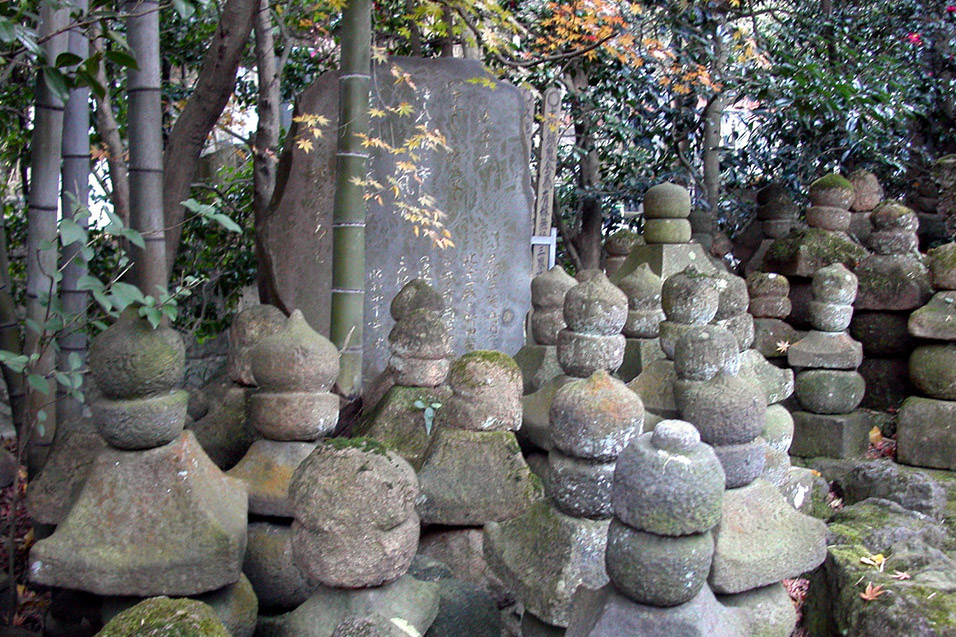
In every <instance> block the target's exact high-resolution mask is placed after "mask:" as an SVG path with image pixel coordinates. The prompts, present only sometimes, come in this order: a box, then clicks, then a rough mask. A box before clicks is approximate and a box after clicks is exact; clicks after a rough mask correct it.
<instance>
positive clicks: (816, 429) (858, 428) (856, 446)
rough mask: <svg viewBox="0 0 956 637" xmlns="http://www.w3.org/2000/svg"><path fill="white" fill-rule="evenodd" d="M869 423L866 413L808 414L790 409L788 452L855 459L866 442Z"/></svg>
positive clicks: (863, 449)
mask: <svg viewBox="0 0 956 637" xmlns="http://www.w3.org/2000/svg"><path fill="white" fill-rule="evenodd" d="M872 426H873V423H872V422H871V421H870V418H869V416H867V414H866V412H864V411H860V410H856V411H854V412H852V413H849V414H830V415H824V414H811V413H810V412H808V411H795V412H793V443H792V444H791V445H790V454H791V455H794V456H802V457H804V458H815V457H818V456H825V457H827V458H859V457H860V456H862V455H863V454H864V453H866V450H867V448H868V446H869V444H870V438H869V431H870V429H871V428H872Z"/></svg>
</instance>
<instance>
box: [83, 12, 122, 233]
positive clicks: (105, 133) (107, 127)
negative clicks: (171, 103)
mask: <svg viewBox="0 0 956 637" xmlns="http://www.w3.org/2000/svg"><path fill="white" fill-rule="evenodd" d="M94 33H95V34H97V35H98V34H99V29H97V30H96V31H94ZM92 45H93V47H94V48H95V49H97V50H99V51H101V52H102V46H101V45H100V44H99V40H98V39H94V40H93V43H92ZM96 81H97V82H99V84H100V86H102V87H103V88H105V89H106V94H105V95H104V96H103V97H99V96H97V98H96V132H97V133H99V135H100V139H102V140H103V143H104V144H106V151H107V153H108V154H107V158H106V162H107V164H108V165H109V168H110V186H111V188H110V201H111V202H112V203H113V213H114V214H115V215H116V216H118V217H119V218H120V219H121V220H122V221H123V225H125V226H129V173H128V172H127V170H126V146H125V145H124V144H123V138H122V137H121V136H120V133H119V124H117V123H116V117H114V116H113V104H112V101H111V100H110V93H109V90H110V82H109V80H107V78H106V62H105V61H103V60H100V63H99V64H98V65H97V67H96Z"/></svg>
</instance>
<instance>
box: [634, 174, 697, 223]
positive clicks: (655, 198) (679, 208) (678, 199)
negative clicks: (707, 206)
mask: <svg viewBox="0 0 956 637" xmlns="http://www.w3.org/2000/svg"><path fill="white" fill-rule="evenodd" d="M689 216H690V193H689V192H688V191H687V189H686V188H684V187H683V186H678V185H677V184H672V183H668V182H665V183H662V184H657V185H656V186H651V187H650V188H648V189H647V192H646V193H644V217H645V218H646V219H686V218H687V217H689Z"/></svg>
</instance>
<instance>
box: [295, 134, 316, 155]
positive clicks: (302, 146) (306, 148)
mask: <svg viewBox="0 0 956 637" xmlns="http://www.w3.org/2000/svg"><path fill="white" fill-rule="evenodd" d="M295 145H296V147H297V148H299V150H301V151H302V152H304V153H305V154H306V155H308V154H309V153H311V152H312V140H311V139H305V138H302V139H299V140H297V141H296V142H295Z"/></svg>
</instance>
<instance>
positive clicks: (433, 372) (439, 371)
mask: <svg viewBox="0 0 956 637" xmlns="http://www.w3.org/2000/svg"><path fill="white" fill-rule="evenodd" d="M388 367H389V369H390V370H391V375H392V380H393V381H394V384H396V385H404V386H405V387H438V386H439V385H441V384H442V383H444V382H445V379H446V378H447V377H448V370H449V369H450V368H451V361H450V360H448V359H447V358H443V359H440V360H426V359H424V358H412V357H405V356H396V355H395V354H392V355H391V356H390V357H389V359H388Z"/></svg>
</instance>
